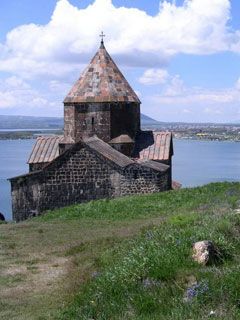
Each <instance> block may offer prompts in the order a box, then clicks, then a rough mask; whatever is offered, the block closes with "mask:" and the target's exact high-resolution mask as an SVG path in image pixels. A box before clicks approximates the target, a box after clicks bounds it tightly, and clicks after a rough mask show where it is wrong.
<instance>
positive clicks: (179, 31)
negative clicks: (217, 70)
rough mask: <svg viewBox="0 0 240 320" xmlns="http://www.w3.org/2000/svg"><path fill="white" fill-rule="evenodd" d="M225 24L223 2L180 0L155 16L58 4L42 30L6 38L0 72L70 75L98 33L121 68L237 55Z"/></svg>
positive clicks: (107, 5)
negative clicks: (185, 57)
mask: <svg viewBox="0 0 240 320" xmlns="http://www.w3.org/2000/svg"><path fill="white" fill-rule="evenodd" d="M99 17H101V19H100V18H99ZM229 18H230V1H229V0H211V1H209V0H185V1H184V4H183V5H182V6H177V5H175V4H174V2H173V3H170V2H168V1H162V2H160V9H159V13H158V14H157V15H156V16H150V15H148V14H147V13H146V12H144V11H141V10H139V9H136V8H124V7H121V8H116V7H114V6H113V4H112V2H111V0H95V2H94V3H93V4H92V5H89V6H88V7H87V8H85V9H78V8H77V7H74V6H73V5H71V4H70V3H69V2H68V1H67V0H59V1H58V3H57V5H56V8H55V10H54V12H53V15H52V17H51V20H50V21H49V23H47V24H46V25H36V24H29V25H23V26H19V27H17V28H15V29H14V30H12V31H11V32H9V33H8V35H7V40H6V43H5V44H3V45H1V54H0V70H2V71H9V72H15V73H16V72H18V73H19V74H21V75H22V76H24V77H29V76H30V75H36V74H37V75H39V74H40V75H41V76H45V75H50V76H51V75H52V76H63V75H66V74H71V73H72V72H73V71H74V70H76V68H77V66H78V67H79V64H80V63H86V62H88V60H89V56H90V55H91V54H93V53H94V51H95V50H96V46H97V42H98V41H99V38H98V34H99V32H100V31H101V30H104V32H105V33H106V34H107V38H106V43H107V48H108V49H109V51H110V52H111V54H113V55H115V57H117V60H118V61H120V62H122V63H123V64H125V65H134V66H136V65H138V66H145V67H150V68H153V66H155V68H156V66H158V67H161V66H162V65H163V64H164V63H166V61H167V60H168V59H169V57H171V56H172V55H174V54H177V53H189V54H211V53H215V52H219V51H227V50H232V51H240V50H239V49H240V32H238V31H236V32H233V31H231V30H230V28H229V27H228V22H229ZM86 26H87V27H86ZM78 69H79V68H78Z"/></svg>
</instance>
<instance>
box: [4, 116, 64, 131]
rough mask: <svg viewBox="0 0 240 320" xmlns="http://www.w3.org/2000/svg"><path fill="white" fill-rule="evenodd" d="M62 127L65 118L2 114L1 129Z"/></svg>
mask: <svg viewBox="0 0 240 320" xmlns="http://www.w3.org/2000/svg"><path fill="white" fill-rule="evenodd" d="M62 128H63V118H55V117H31V116H3V115H0V129H62Z"/></svg>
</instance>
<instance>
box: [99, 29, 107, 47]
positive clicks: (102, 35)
mask: <svg viewBox="0 0 240 320" xmlns="http://www.w3.org/2000/svg"><path fill="white" fill-rule="evenodd" d="M99 37H100V38H102V40H101V43H102V44H103V38H104V37H106V35H105V34H104V33H103V31H102V33H101V34H100V35H99Z"/></svg>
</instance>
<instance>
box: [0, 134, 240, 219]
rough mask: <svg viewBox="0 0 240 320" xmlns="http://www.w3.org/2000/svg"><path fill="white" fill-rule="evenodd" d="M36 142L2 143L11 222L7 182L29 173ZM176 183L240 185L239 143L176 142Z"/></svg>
mask: <svg viewBox="0 0 240 320" xmlns="http://www.w3.org/2000/svg"><path fill="white" fill-rule="evenodd" d="M33 144H34V140H0V212H2V213H3V214H4V215H5V217H6V218H7V219H8V220H10V219H11V216H12V213H11V196H10V183H9V182H8V181H7V178H10V177H14V176H17V175H20V174H23V173H26V172H27V171H28V166H27V164H26V162H27V159H28V157H29V154H30V151H31V148H32V146H33ZM173 179H174V180H177V181H179V182H181V183H182V185H183V187H192V186H199V185H203V184H206V183H209V182H217V181H240V143H236V142H227V141H226V142H217V141H197V140H174V157H173Z"/></svg>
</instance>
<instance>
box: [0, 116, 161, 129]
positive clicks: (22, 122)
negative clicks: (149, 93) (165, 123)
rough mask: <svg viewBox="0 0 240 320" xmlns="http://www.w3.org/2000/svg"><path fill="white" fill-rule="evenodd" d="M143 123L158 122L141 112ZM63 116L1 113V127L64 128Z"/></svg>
mask: <svg viewBox="0 0 240 320" xmlns="http://www.w3.org/2000/svg"><path fill="white" fill-rule="evenodd" d="M141 122H142V124H143V125H147V124H157V123H158V122H157V121H156V120H154V119H152V118H149V117H148V116H146V115H144V114H141ZM62 128H63V118H55V117H30V116H4V115H0V129H62Z"/></svg>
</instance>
